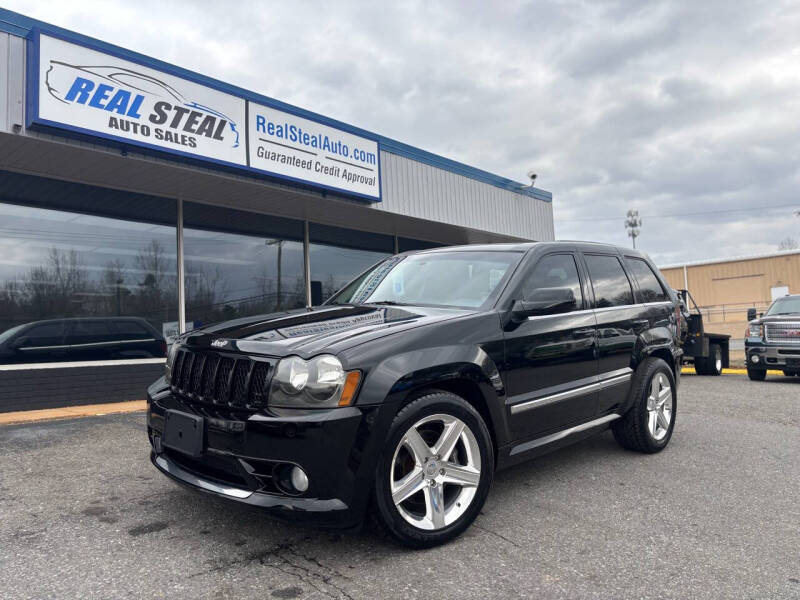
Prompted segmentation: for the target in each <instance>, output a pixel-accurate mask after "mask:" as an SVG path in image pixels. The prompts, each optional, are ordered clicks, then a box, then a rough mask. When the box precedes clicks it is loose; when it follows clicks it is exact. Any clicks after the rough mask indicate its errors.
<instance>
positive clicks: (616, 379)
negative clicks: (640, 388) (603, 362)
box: [511, 367, 633, 415]
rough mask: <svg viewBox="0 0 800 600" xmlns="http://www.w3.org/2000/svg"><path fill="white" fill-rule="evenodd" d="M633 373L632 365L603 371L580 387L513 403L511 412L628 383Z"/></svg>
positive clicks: (522, 410) (514, 412)
mask: <svg viewBox="0 0 800 600" xmlns="http://www.w3.org/2000/svg"><path fill="white" fill-rule="evenodd" d="M632 375H633V370H632V369H631V368H630V367H625V368H624V369H618V370H616V371H609V372H608V373H603V374H602V375H599V376H598V380H597V381H595V382H592V383H589V384H587V385H582V386H580V387H576V388H573V389H571V390H566V391H563V392H558V393H556V394H549V395H547V396H541V397H539V398H534V399H533V400H526V401H524V402H518V403H517V404H512V405H511V414H512V415H515V414H517V413H520V412H524V411H526V410H530V409H532V408H539V407H540V406H547V405H548V404H552V403H553V402H561V401H562V400H569V399H571V398H577V397H578V396H583V395H584V394H591V393H592V392H597V391H600V390H604V389H606V388H610V387H613V386H615V385H619V384H621V383H626V382H628V381H630V379H631V376H632Z"/></svg>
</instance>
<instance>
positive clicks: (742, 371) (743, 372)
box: [681, 367, 783, 375]
mask: <svg viewBox="0 0 800 600" xmlns="http://www.w3.org/2000/svg"><path fill="white" fill-rule="evenodd" d="M681 373H682V374H684V375H697V373H696V372H695V370H694V368H692V367H683V368H682V369H681ZM722 374H723V375H747V369H722ZM767 375H783V371H772V370H770V371H767Z"/></svg>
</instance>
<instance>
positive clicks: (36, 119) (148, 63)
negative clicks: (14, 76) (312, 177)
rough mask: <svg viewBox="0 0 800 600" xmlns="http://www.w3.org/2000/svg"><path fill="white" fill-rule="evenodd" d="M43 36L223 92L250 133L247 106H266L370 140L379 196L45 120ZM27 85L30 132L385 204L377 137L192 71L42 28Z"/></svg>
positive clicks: (29, 41)
mask: <svg viewBox="0 0 800 600" xmlns="http://www.w3.org/2000/svg"><path fill="white" fill-rule="evenodd" d="M42 35H46V36H48V37H52V38H55V39H59V40H62V41H65V42H68V43H70V44H74V45H76V46H81V47H83V48H87V49H89V50H94V51H95V52H100V53H102V54H107V55H109V56H114V57H116V58H119V59H121V60H126V61H129V62H132V63H135V64H137V65H140V66H143V67H147V68H148V69H154V70H156V71H160V72H162V73H166V74H168V75H172V76H173V77H177V78H179V79H183V80H185V81H191V82H192V83H196V84H198V85H202V86H204V87H207V88H210V89H213V90H216V91H219V92H222V93H224V94H228V95H230V96H234V97H236V98H238V99H239V100H241V101H242V102H244V103H245V117H244V118H245V121H246V122H245V123H244V127H243V129H244V130H248V128H249V126H250V123H249V122H247V121H248V110H249V106H248V104H247V103H253V104H261V105H262V106H267V107H268V108H273V109H274V110H278V111H281V112H285V113H287V114H291V115H294V116H296V117H300V118H303V119H307V120H309V121H313V122H315V123H318V124H320V125H324V126H326V127H331V128H333V129H336V130H339V131H343V132H346V133H349V134H351V135H355V136H357V137H360V138H363V139H367V140H370V141H372V142H375V144H376V145H377V149H378V151H377V154H378V196H377V197H375V196H370V195H368V194H361V193H358V192H353V191H351V190H347V189H344V188H338V187H334V186H330V185H325V184H321V183H316V182H314V181H309V180H307V179H299V178H296V177H291V176H289V175H282V174H280V173H275V172H273V171H267V170H265V169H257V168H255V167H250V166H247V165H246V164H238V163H232V162H228V161H224V160H219V159H216V158H210V157H205V156H201V155H197V154H192V153H189V152H183V151H181V150H176V149H172V148H164V147H162V146H157V145H155V144H148V143H147V142H142V141H139V140H131V139H128V138H124V137H120V136H115V135H111V134H108V133H100V132H97V131H94V130H92V129H85V128H83V127H76V126H74V125H68V124H66V123H61V122H58V121H51V120H49V119H44V118H42V117H40V116H39V87H40V81H39V71H40V69H39V66H40V65H39V59H40V49H41V44H40V37H41V36H42ZM26 46H27V48H26V50H27V52H26V54H27V60H26V68H27V73H26V85H27V93H26V107H25V116H26V127H28V128H31V129H36V128H37V127H47V128H54V129H60V130H65V131H67V132H71V133H73V134H76V135H78V136H81V137H84V138H85V137H89V138H100V139H103V140H107V141H109V142H113V143H114V144H115V145H117V144H118V145H122V146H123V147H124V146H137V147H139V148H144V149H145V150H149V151H152V152H153V153H165V154H172V155H176V156H179V157H181V158H183V159H188V160H190V161H197V162H199V163H212V164H216V165H220V166H222V167H225V168H228V169H235V170H237V171H245V172H247V173H251V174H256V175H260V176H266V177H267V178H276V179H280V180H284V181H291V182H292V183H297V184H300V185H302V186H304V187H307V188H312V189H322V190H326V191H329V192H334V193H336V194H341V195H343V196H349V197H353V198H357V199H359V200H366V201H368V202H371V203H374V202H381V201H382V200H383V186H382V179H381V143H380V139H379V137H378V136H366V135H364V134H363V132H361V131H349V130H348V129H349V128H343V127H340V126H338V125H336V124H333V123H330V122H326V119H322V118H314V115H308V114H305V113H304V112H301V111H297V110H287V108H286V107H285V106H276V105H275V103H273V102H268V101H265V100H267V99H266V98H263V97H257V96H253V97H250V95H249V94H246V93H244V94H243V93H242V92H241V90H239V89H238V88H234V87H233V86H229V85H226V84H223V83H221V82H217V81H216V80H213V79H208V80H207V79H206V78H202V77H199V76H195V75H194V74H193V73H191V72H190V71H187V72H182V71H179V70H178V69H177V68H169V66H166V67H164V66H161V65H160V64H158V63H157V61H155V60H152V59H151V60H143V58H142V57H141V56H140V55H138V54H135V53H132V52H128V51H124V50H121V49H117V48H116V47H114V46H106V45H105V44H102V43H96V44H94V43H88V42H86V41H85V40H83V39H81V38H79V37H77V36H75V37H73V36H70V35H65V34H62V33H55V32H51V31H43V30H42V29H41V28H39V27H34V28H32V29H31V30H30V32H29V34H28V36H27V37H26ZM249 153H250V147H249V135H245V160H247V161H249Z"/></svg>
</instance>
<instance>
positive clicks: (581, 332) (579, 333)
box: [572, 327, 595, 338]
mask: <svg viewBox="0 0 800 600" xmlns="http://www.w3.org/2000/svg"><path fill="white" fill-rule="evenodd" d="M594 332H595V329H594V327H587V328H586V329H576V330H575V331H573V332H572V337H576V338H580V337H587V336H590V335H594Z"/></svg>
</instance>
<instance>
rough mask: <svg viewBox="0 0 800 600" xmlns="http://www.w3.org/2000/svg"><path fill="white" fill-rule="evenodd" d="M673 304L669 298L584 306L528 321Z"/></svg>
mask: <svg viewBox="0 0 800 600" xmlns="http://www.w3.org/2000/svg"><path fill="white" fill-rule="evenodd" d="M666 305H670V306H672V302H671V301H669V300H661V301H659V302H641V303H639V304H623V305H622V306H603V307H600V308H584V309H582V310H573V311H570V312H563V313H555V314H552V315H532V316H530V317H528V321H537V320H539V319H552V318H553V317H564V316H567V315H570V316H573V315H582V314H588V313H591V312H609V311H613V310H622V309H625V308H641V307H643V306H666Z"/></svg>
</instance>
